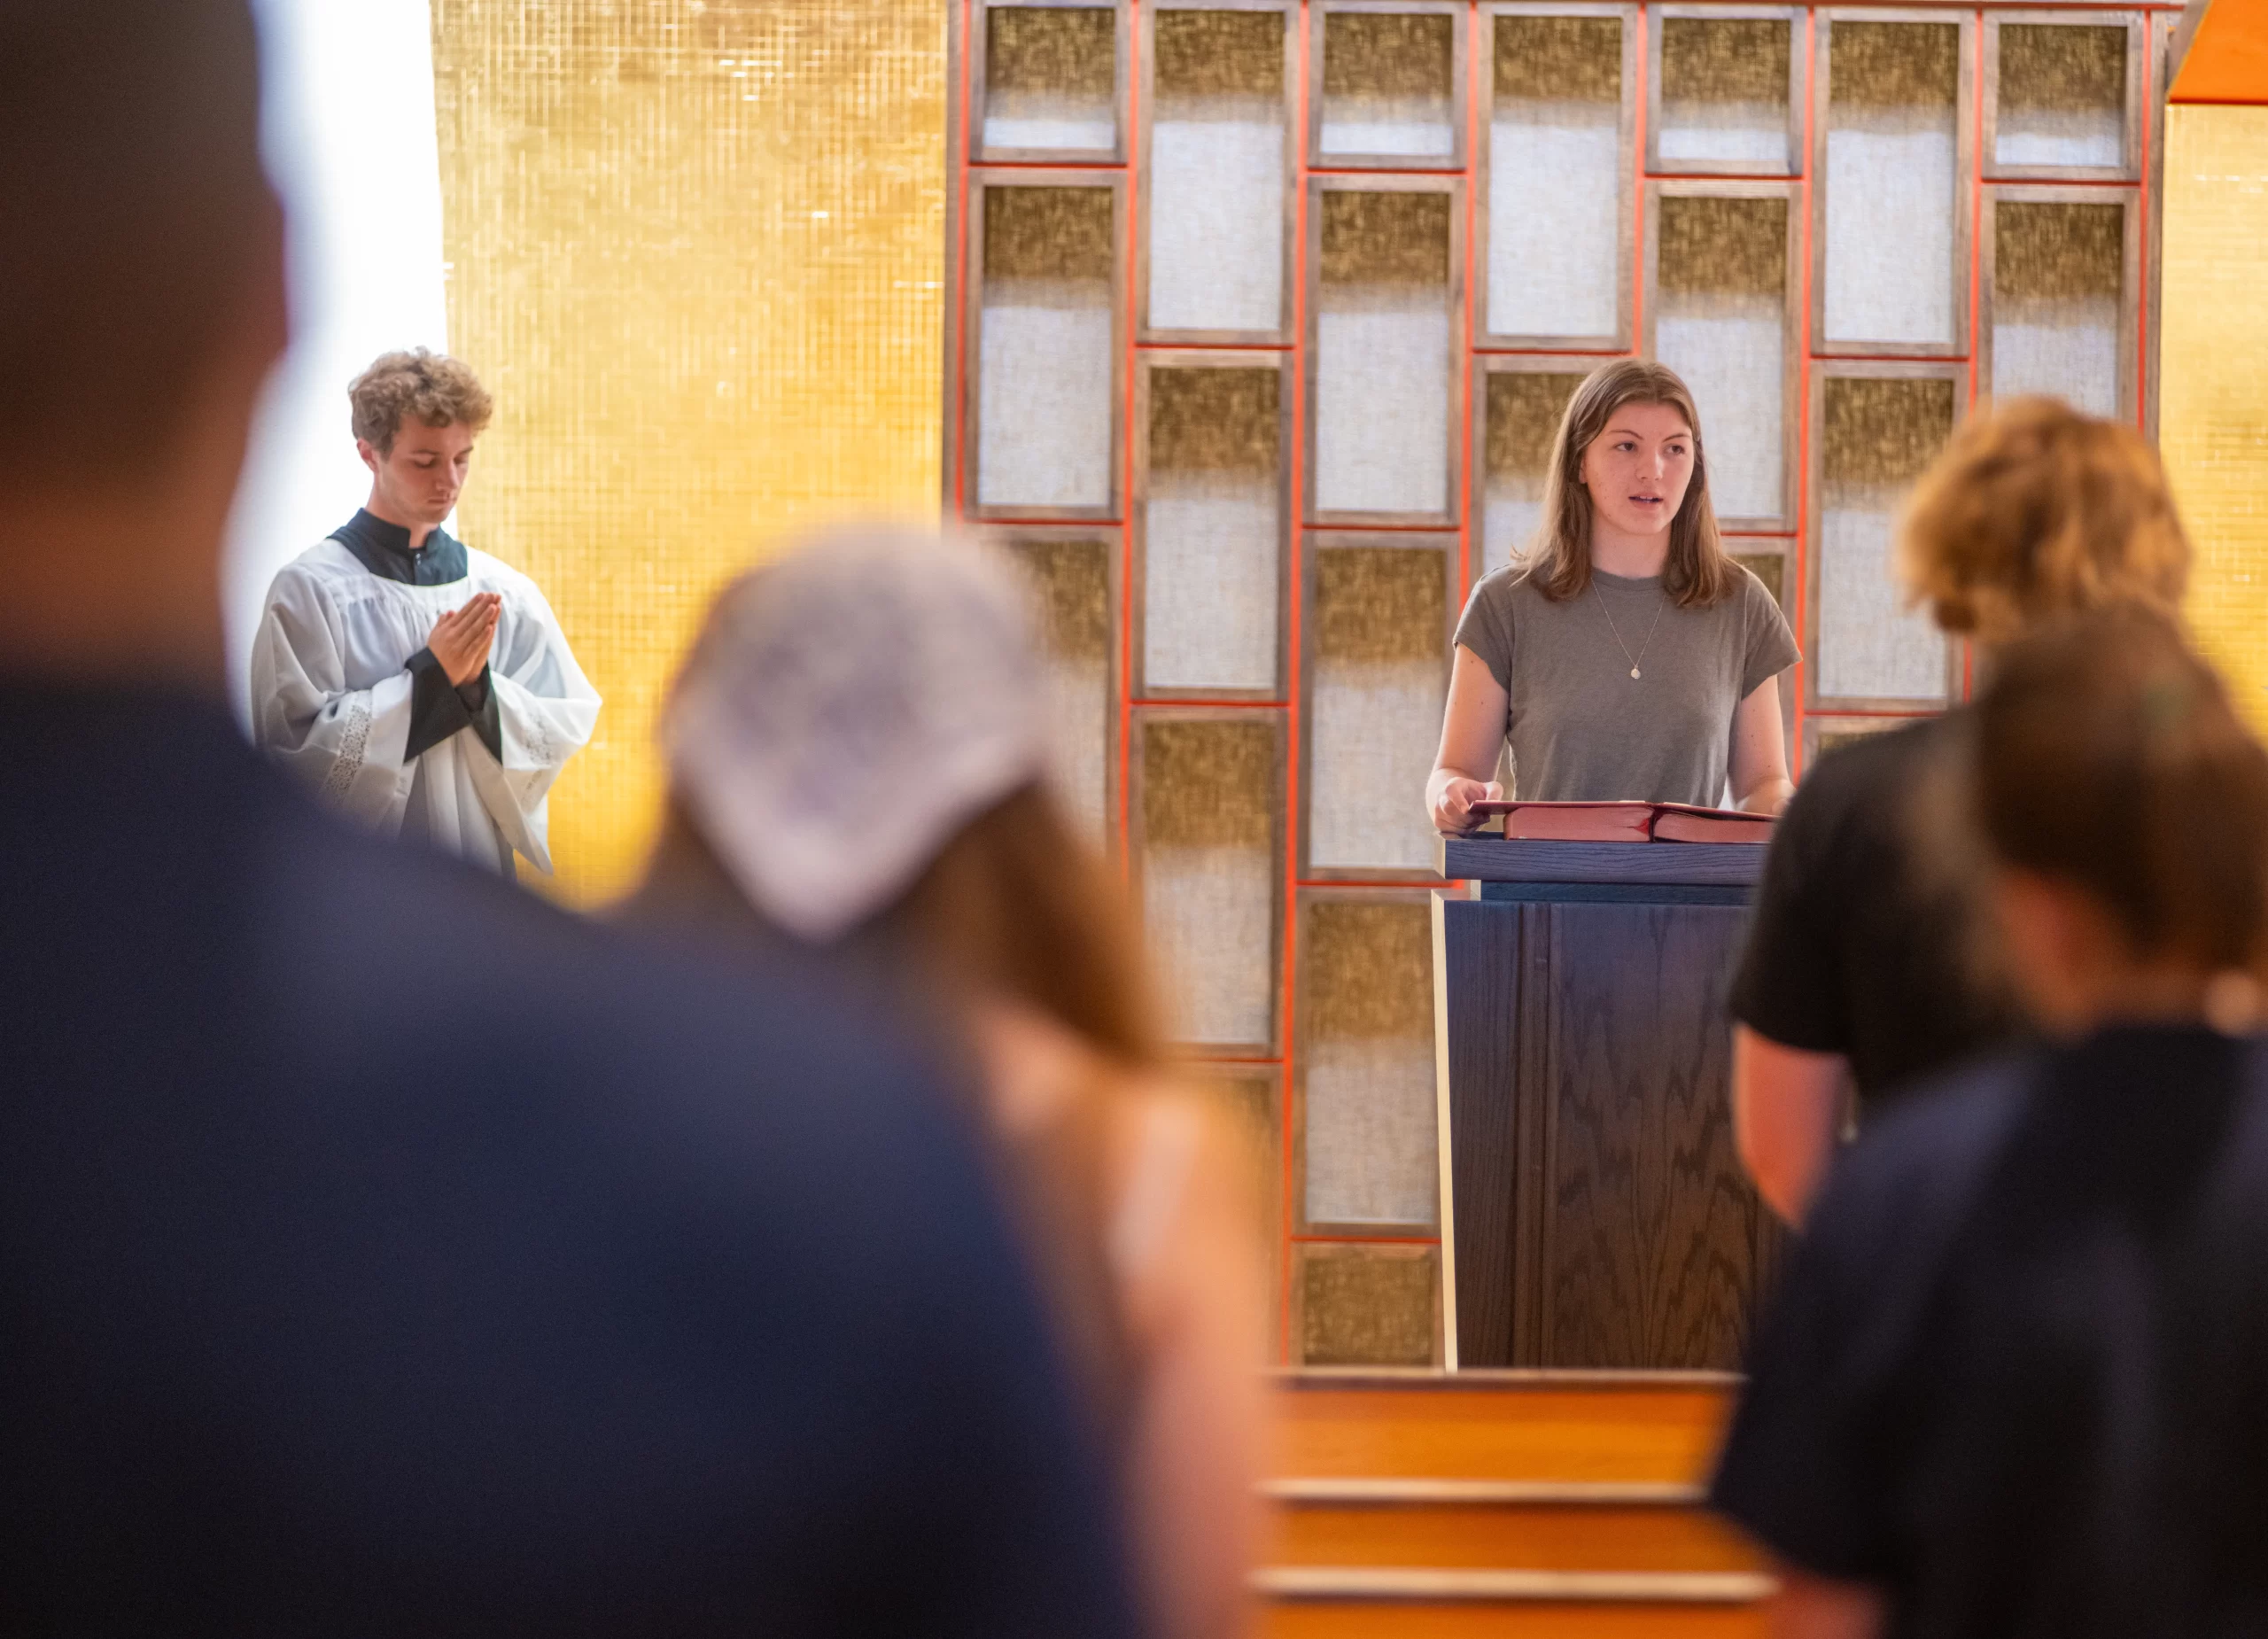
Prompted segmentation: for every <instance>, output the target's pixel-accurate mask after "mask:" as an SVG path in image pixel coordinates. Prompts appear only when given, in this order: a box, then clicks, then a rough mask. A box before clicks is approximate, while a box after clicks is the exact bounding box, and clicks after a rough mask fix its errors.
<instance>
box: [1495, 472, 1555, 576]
mask: <svg viewBox="0 0 2268 1639" xmlns="http://www.w3.org/2000/svg"><path fill="white" fill-rule="evenodd" d="M1542 519H1543V483H1542V479H1540V478H1531V477H1529V476H1528V475H1526V474H1525V473H1517V472H1508V473H1502V474H1491V475H1490V476H1489V479H1488V485H1487V490H1486V491H1485V492H1484V493H1483V495H1482V500H1481V515H1480V535H1481V559H1482V562H1481V572H1482V573H1484V574H1486V573H1487V571H1490V570H1495V569H1502V568H1503V567H1504V566H1505V565H1506V564H1507V563H1511V561H1512V560H1513V559H1514V558H1516V557H1518V555H1520V554H1521V553H1522V552H1525V551H1526V549H1527V543H1528V542H1529V541H1530V540H1534V538H1535V530H1536V525H1537V524H1540V523H1541V522H1542Z"/></svg>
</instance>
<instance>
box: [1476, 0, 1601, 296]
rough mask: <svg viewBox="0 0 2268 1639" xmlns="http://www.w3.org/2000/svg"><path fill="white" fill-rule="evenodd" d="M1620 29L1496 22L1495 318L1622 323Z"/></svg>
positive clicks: (1491, 228)
mask: <svg viewBox="0 0 2268 1639" xmlns="http://www.w3.org/2000/svg"><path fill="white" fill-rule="evenodd" d="M1621 170H1622V24H1621V21H1620V19H1616V18H1612V17H1499V18H1498V19H1496V36H1495V104H1494V106H1493V108H1492V111H1491V113H1490V114H1489V136H1488V319H1487V327H1488V329H1489V330H1490V331H1491V332H1493V333H1494V334H1496V335H1499V336H1581V337H1598V336H1612V335H1614V334H1615V333H1616V331H1617V330H1618V329H1619V324H1620V318H1621V313H1620V309H1621V300H1622V298H1621V291H1622V198H1623V187H1622V175H1621Z"/></svg>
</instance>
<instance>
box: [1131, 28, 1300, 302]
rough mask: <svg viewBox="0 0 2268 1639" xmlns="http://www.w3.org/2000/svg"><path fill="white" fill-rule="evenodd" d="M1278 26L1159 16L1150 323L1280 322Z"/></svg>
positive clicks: (1282, 139)
mask: <svg viewBox="0 0 2268 1639" xmlns="http://www.w3.org/2000/svg"><path fill="white" fill-rule="evenodd" d="M1284 27H1285V23H1284V18H1283V16H1282V15H1281V14H1280V13H1277V12H1160V13H1159V14H1158V17H1157V19H1156V23H1155V30H1156V38H1157V60H1156V64H1155V66H1154V71H1153V72H1154V77H1155V81H1156V88H1157V101H1156V103H1155V105H1153V108H1152V111H1151V115H1150V120H1151V126H1150V323H1151V326H1152V327H1153V329H1158V330H1278V329H1280V328H1281V327H1282V325H1283V322H1284V217H1285V197H1284V196H1285V147H1286V144H1288V143H1289V142H1290V140H1291V138H1290V133H1289V132H1288V131H1287V130H1286V128H1285V118H1284V97H1283V82H1284Z"/></svg>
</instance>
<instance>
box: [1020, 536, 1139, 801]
mask: <svg viewBox="0 0 2268 1639" xmlns="http://www.w3.org/2000/svg"><path fill="white" fill-rule="evenodd" d="M1009 547H1010V549H1011V551H1012V552H1013V553H1014V555H1015V556H1016V557H1017V558H1018V559H1019V560H1021V563H1023V565H1024V568H1025V570H1026V571H1027V572H1028V573H1029V575H1030V576H1031V579H1032V582H1033V586H1034V589H1035V591H1036V592H1037V602H1038V606H1039V610H1040V614H1041V617H1042V648H1043V650H1044V652H1045V656H1046V663H1047V718H1048V726H1049V730H1050V734H1049V740H1050V750H1051V752H1052V763H1053V773H1054V778H1055V785H1056V788H1057V789H1058V791H1059V792H1060V794H1061V795H1062V797H1063V800H1064V804H1065V805H1066V806H1067V807H1068V809H1069V810H1070V812H1071V814H1072V817H1073V818H1074V819H1075V820H1077V822H1078V823H1079V824H1080V825H1081V827H1084V829H1085V830H1086V832H1087V834H1088V835H1089V836H1090V837H1091V839H1093V840H1094V841H1096V842H1098V843H1099V842H1101V841H1102V840H1103V838H1104V836H1105V835H1107V827H1108V824H1109V820H1110V815H1109V812H1108V806H1109V796H1110V765H1111V761H1112V759H1113V757H1114V756H1115V752H1116V750H1117V744H1116V739H1115V736H1114V735H1113V734H1112V733H1111V723H1112V714H1111V707H1112V699H1111V694H1112V690H1111V679H1110V644H1111V641H1112V638H1113V636H1114V635H1115V628H1116V622H1115V619H1114V618H1113V611H1112V608H1111V599H1110V554H1111V552H1112V550H1113V548H1112V546H1111V545H1110V544H1108V543H1106V542H1104V541H1101V540H1032V539H1030V538H1029V537H1023V536H1019V537H1015V538H1012V539H1011V540H1010V542H1009Z"/></svg>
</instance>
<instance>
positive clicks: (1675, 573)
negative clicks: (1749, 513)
mask: <svg viewBox="0 0 2268 1639" xmlns="http://www.w3.org/2000/svg"><path fill="white" fill-rule="evenodd" d="M1626 404H1659V405H1664V406H1666V407H1667V408H1670V409H1674V410H1675V411H1676V412H1677V413H1678V414H1679V415H1681V416H1684V417H1685V424H1686V425H1687V426H1688V427H1690V428H1691V429H1692V430H1693V481H1692V482H1691V483H1689V484H1688V485H1686V486H1685V500H1684V501H1683V502H1682V504H1681V505H1680V506H1679V507H1678V509H1677V516H1676V517H1674V518H1672V519H1671V520H1670V522H1669V561H1668V562H1667V563H1664V564H1663V565H1662V590H1663V591H1664V592H1666V593H1667V594H1669V597H1670V601H1671V602H1674V603H1675V604H1676V605H1677V606H1678V607H1679V608H1680V609H1706V608H1707V607H1708V606H1709V605H1710V604H1712V603H1715V602H1721V601H1722V600H1723V599H1724V598H1725V597H1726V596H1727V595H1728V594H1729V593H1730V592H1731V591H1732V589H1733V587H1734V586H1735V585H1736V579H1735V575H1734V571H1735V565H1734V563H1733V561H1732V560H1731V559H1730V558H1728V557H1727V556H1726V555H1725V548H1724V543H1723V542H1722V541H1721V540H1720V539H1719V538H1718V534H1717V511H1716V509H1715V508H1714V507H1713V506H1711V505H1710V504H1709V457H1708V451H1707V449H1706V447H1705V446H1704V445H1703V443H1702V441H1701V415H1700V412H1699V411H1698V410H1697V409H1695V408H1694V407H1693V394H1692V392H1690V391H1689V389H1688V388H1687V386H1686V385H1685V383H1684V382H1683V381H1682V380H1680V379H1679V378H1678V374H1677V372H1676V371H1675V370H1674V369H1669V368H1668V367H1667V366H1666V365H1661V364H1656V363H1654V362H1653V361H1651V360H1650V359H1617V360H1615V361H1613V362H1612V364H1602V365H1600V366H1599V367H1598V369H1595V370H1593V371H1592V372H1591V373H1590V374H1589V375H1588V377H1585V378H1584V380H1583V385H1581V386H1580V387H1578V388H1576V389H1575V392H1574V396H1573V398H1571V399H1569V400H1567V411H1566V414H1565V415H1564V416H1560V418H1559V431H1558V433H1557V436H1556V437H1555V438H1554V439H1552V440H1551V466H1550V471H1549V472H1548V473H1546V475H1545V477H1544V480H1543V517H1542V522H1541V523H1540V524H1538V525H1537V526H1536V532H1535V539H1534V541H1533V542H1532V543H1530V545H1529V547H1528V549H1527V554H1526V563H1527V573H1528V575H1529V577H1530V578H1531V579H1533V580H1534V583H1535V586H1536V589H1537V590H1539V591H1540V592H1542V594H1544V595H1545V596H1546V597H1548V598H1551V599H1553V600H1554V601H1555V602H1556V601H1558V600H1561V599H1565V598H1571V597H1580V596H1581V594H1582V593H1583V591H1584V589H1585V588H1586V587H1588V586H1589V585H1590V584H1591V493H1590V491H1589V490H1588V488H1586V487H1585V486H1584V485H1583V452H1584V451H1585V450H1587V449H1588V448H1589V447H1591V444H1592V442H1593V441H1594V440H1595V439H1597V438H1598V436H1599V435H1600V434H1601V433H1603V432H1604V431H1606V423H1608V421H1610V420H1611V419H1612V417H1613V415H1614V412H1615V411H1617V410H1619V409H1620V408H1622V407H1623V406H1624V405H1626Z"/></svg>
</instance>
